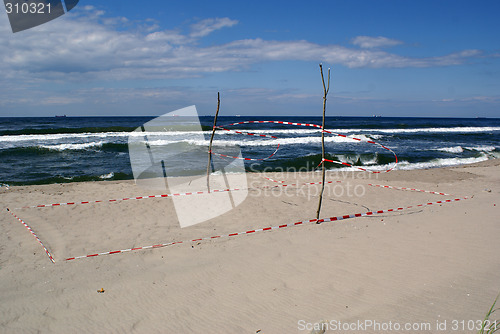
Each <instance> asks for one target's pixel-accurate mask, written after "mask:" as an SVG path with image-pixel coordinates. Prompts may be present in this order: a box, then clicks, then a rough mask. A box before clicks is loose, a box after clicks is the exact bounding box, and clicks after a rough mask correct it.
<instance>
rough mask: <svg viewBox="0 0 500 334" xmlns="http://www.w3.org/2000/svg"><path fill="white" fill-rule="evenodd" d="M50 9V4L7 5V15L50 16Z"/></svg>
mask: <svg viewBox="0 0 500 334" xmlns="http://www.w3.org/2000/svg"><path fill="white" fill-rule="evenodd" d="M50 9H51V8H50V3H43V2H39V3H36V2H31V3H27V2H23V3H22V4H19V3H15V4H13V3H11V2H7V3H5V10H6V11H7V14H50Z"/></svg>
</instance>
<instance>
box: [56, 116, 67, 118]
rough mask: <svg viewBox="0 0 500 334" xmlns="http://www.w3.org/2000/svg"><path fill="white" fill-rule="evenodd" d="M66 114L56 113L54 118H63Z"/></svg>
mask: <svg viewBox="0 0 500 334" xmlns="http://www.w3.org/2000/svg"><path fill="white" fill-rule="evenodd" d="M64 117H66V115H56V118H64Z"/></svg>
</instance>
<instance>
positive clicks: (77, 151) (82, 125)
mask: <svg viewBox="0 0 500 334" xmlns="http://www.w3.org/2000/svg"><path fill="white" fill-rule="evenodd" d="M154 118H155V117H153V116H152V117H57V118H56V117H48V118H42V117H40V118H20V117H16V118H14V117H12V118H10V117H5V118H0V184H8V185H27V184H47V183H62V182H80V181H100V180H123V179H132V178H133V174H132V169H131V163H130V158H129V150H128V139H129V137H130V136H131V132H132V131H134V130H135V129H137V128H139V127H141V125H143V124H144V123H146V122H148V121H150V120H152V119H154ZM247 120H279V121H288V122H298V123H315V124H321V118H320V117H243V116H242V117H219V119H218V122H217V123H218V125H225V124H230V123H234V122H242V121H247ZM200 122H201V125H202V129H203V132H202V136H201V137H200V133H199V132H198V133H196V132H193V131H168V132H163V133H145V134H146V135H147V136H148V137H147V140H148V145H149V146H150V147H153V148H154V147H161V146H164V145H171V144H182V145H185V146H186V147H191V148H195V149H197V150H206V147H207V144H208V138H209V137H210V134H211V128H212V122H213V118H212V117H209V116H205V117H200ZM230 128H231V129H234V130H244V131H250V132H252V133H255V134H267V135H271V136H275V137H277V138H265V137H259V136H245V135H240V134H236V133H234V132H229V131H224V130H218V131H217V132H216V135H215V138H214V140H215V141H214V143H215V144H216V145H217V150H219V153H221V154H224V153H225V152H224V150H225V147H227V149H228V150H230V148H232V147H234V146H235V145H237V146H239V147H240V149H241V153H242V156H243V157H247V158H253V159H260V158H265V157H267V156H269V155H270V154H272V153H273V152H274V151H275V149H276V147H277V146H278V144H279V150H278V152H277V153H276V154H275V155H273V156H272V157H271V158H269V159H267V160H263V161H262V160H257V161H245V167H246V169H247V170H249V171H269V170H277V171H282V170H290V171H291V170H294V169H301V170H304V168H306V169H308V170H313V169H314V168H316V167H317V166H318V164H319V163H320V161H321V132H320V131H319V130H317V129H314V128H310V127H300V126H291V125H279V124H245V125H237V126H232V127H230ZM326 129H329V130H331V131H333V132H336V133H341V134H344V135H346V136H347V137H339V136H331V135H327V136H326V138H325V142H326V152H327V158H328V159H331V160H335V161H339V162H347V163H349V164H353V165H356V166H362V167H363V168H366V169H370V170H383V169H386V168H389V167H390V166H391V164H393V163H394V156H393V155H392V154H391V153H390V152H389V151H387V150H384V149H381V147H380V146H377V145H373V144H370V143H367V141H368V140H371V141H375V142H377V143H379V144H381V145H384V146H386V147H388V148H390V149H392V150H393V151H394V152H395V153H396V154H397V156H398V158H399V161H400V163H399V165H398V166H397V169H421V168H434V167H441V166H456V165H462V164H469V163H474V162H479V161H484V160H488V159H496V158H499V157H500V119H492V118H488V119H479V118H477V119H466V118H392V117H391V118H386V117H328V118H327V120H326ZM353 137H356V138H359V139H362V141H356V140H353V139H352V138H353ZM168 163H169V166H170V167H171V168H174V169H175V168H177V169H178V170H182V169H190V168H192V166H191V167H190V166H189V165H187V164H186V162H185V160H183V159H179V160H178V161H175V159H173V160H172V159H171V158H170V160H169V161H168ZM327 166H328V168H352V167H345V166H344V167H342V166H341V165H339V164H329V165H327ZM200 172H201V169H200Z"/></svg>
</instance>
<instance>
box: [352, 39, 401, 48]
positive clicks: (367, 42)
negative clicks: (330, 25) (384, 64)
mask: <svg viewBox="0 0 500 334" xmlns="http://www.w3.org/2000/svg"><path fill="white" fill-rule="evenodd" d="M351 43H352V44H354V45H357V46H359V47H362V48H366V49H371V48H380V47H384V46H394V45H399V44H403V42H401V41H398V40H396V39H390V38H387V37H382V36H378V37H370V36H357V37H355V38H353V39H352V40H351Z"/></svg>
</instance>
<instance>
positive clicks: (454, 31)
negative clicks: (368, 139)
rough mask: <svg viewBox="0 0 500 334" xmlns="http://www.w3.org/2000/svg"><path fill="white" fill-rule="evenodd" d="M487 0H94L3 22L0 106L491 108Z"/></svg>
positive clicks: (452, 111) (354, 110)
mask: <svg viewBox="0 0 500 334" xmlns="http://www.w3.org/2000/svg"><path fill="white" fill-rule="evenodd" d="M499 12H500V2H498V1H460V0H453V1H451V0H449V1H444V0H443V1H435V0H433V1H425V0H424V1H422V0H421V1H409V0H408V1H402V0H398V1H388V0H387V1H356V0H350V1H347V0H345V1H334V0H330V1H308V2H306V1H234V0H233V1H215V0H214V1H156V0H151V1H143V2H141V3H139V2H137V1H127V0H121V1H115V0H108V1H94V0H80V3H79V5H78V6H77V7H75V8H74V9H73V10H72V11H71V12H69V13H68V14H66V15H64V16H62V17H61V18H58V19H56V20H54V21H51V22H49V23H46V24H44V25H41V26H39V27H36V28H33V29H30V30H26V31H23V32H19V33H16V34H13V33H12V32H11V31H10V27H9V23H8V18H7V15H6V14H5V13H3V14H0V32H1V34H0V43H1V45H2V48H1V49H0V57H1V58H2V62H1V64H0V73H2V74H3V75H2V76H1V78H0V116H53V115H56V114H66V115H68V116H78V115H84V116H86V115H88V116H100V115H106V116H112V115H160V114H163V113H166V112H170V111H173V110H175V109H177V108H182V107H185V106H188V105H192V104H195V105H196V106H197V108H198V111H199V113H200V114H201V115H206V114H213V113H214V111H215V107H216V102H217V101H216V100H217V92H218V91H220V92H221V97H222V103H221V107H222V108H221V115H234V114H240V115H272V116H274V115H314V116H319V115H320V114H321V105H322V85H321V78H320V74H319V67H318V64H319V63H320V62H321V63H323V65H324V67H325V68H328V67H331V68H332V87H331V91H330V95H329V99H328V107H327V114H328V115H330V116H337V115H342V116H371V115H374V114H376V115H382V116H415V117H419V116H422V117H424V116H443V117H477V116H481V117H500V38H499V37H498V35H499V32H500V23H498V19H497V15H498V13H499Z"/></svg>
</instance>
